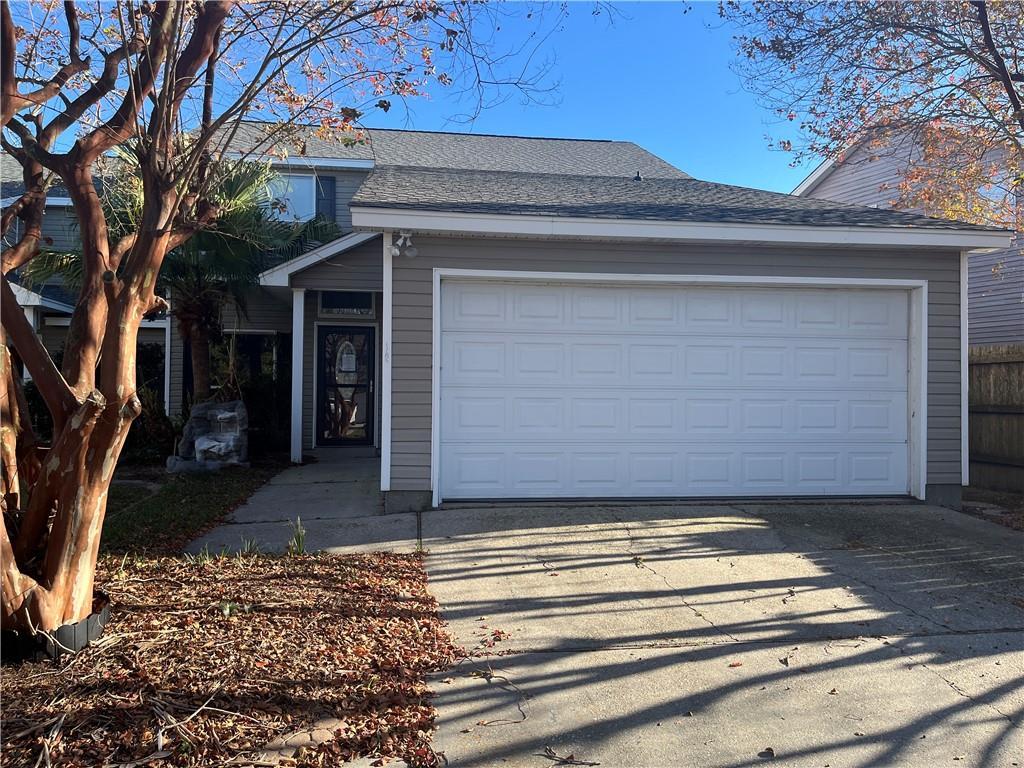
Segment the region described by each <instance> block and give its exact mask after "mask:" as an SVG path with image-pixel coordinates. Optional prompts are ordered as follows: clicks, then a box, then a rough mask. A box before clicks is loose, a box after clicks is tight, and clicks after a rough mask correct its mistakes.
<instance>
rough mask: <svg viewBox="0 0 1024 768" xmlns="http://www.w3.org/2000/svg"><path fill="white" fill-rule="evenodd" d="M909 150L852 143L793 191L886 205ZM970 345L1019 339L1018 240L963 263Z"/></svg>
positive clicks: (1023, 306) (1022, 314)
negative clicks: (871, 147)
mask: <svg viewBox="0 0 1024 768" xmlns="http://www.w3.org/2000/svg"><path fill="white" fill-rule="evenodd" d="M911 152H912V148H911V147H909V146H900V145H896V146H893V147H891V148H888V149H885V150H882V151H879V150H869V149H868V148H866V147H865V146H864V145H858V146H854V147H853V148H852V149H851V150H850V152H849V153H848V154H847V156H846V157H845V158H843V160H842V161H840V162H834V161H831V160H827V161H825V162H823V163H822V164H821V165H819V166H818V167H817V168H816V169H815V170H814V171H813V172H812V173H811V174H810V175H809V176H808V177H807V178H806V179H804V180H803V182H801V183H800V185H799V186H797V188H796V189H795V190H793V194H795V195H799V196H801V197H813V198H817V199H820V200H837V201H839V202H843V203H857V204H858V205H869V206H872V207H875V208H892V207H894V205H893V198H894V197H895V196H896V194H897V193H896V188H897V186H898V185H899V183H900V180H901V179H902V177H903V174H904V172H905V171H906V169H907V166H908V164H909V162H910V160H911ZM968 275H969V277H968V281H967V283H968V289H967V290H968V299H967V307H968V329H969V330H968V336H969V340H970V344H971V346H982V345H989V344H1022V343H1024V238H1021V237H1018V239H1017V241H1016V243H1015V244H1014V245H1012V246H1011V247H1009V248H1003V249H993V250H988V251H985V252H981V253H976V254H972V255H971V258H970V260H969V261H968Z"/></svg>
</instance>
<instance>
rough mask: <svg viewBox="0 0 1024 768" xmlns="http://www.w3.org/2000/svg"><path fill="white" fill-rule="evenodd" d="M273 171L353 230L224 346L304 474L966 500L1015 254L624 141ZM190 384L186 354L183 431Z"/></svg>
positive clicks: (451, 494) (538, 490) (300, 196)
mask: <svg viewBox="0 0 1024 768" xmlns="http://www.w3.org/2000/svg"><path fill="white" fill-rule="evenodd" d="M266 130H267V126H266V125H263V124H259V123H252V124H247V126H245V130H244V131H242V132H241V137H242V141H245V142H249V143H250V144H252V145H256V144H259V143H260V142H261V139H262V138H263V137H264V134H265V131H266ZM278 166H279V169H280V170H281V171H282V172H284V173H286V174H287V175H288V177H289V178H288V180H287V182H288V185H289V186H290V191H289V193H288V197H289V200H290V201H291V204H292V208H293V212H294V213H295V214H296V215H297V216H299V217H305V216H312V215H314V213H316V211H318V210H320V211H321V212H325V211H329V210H330V208H331V206H333V215H334V216H335V218H336V220H337V221H338V222H339V223H341V225H342V226H343V228H345V229H348V230H350V231H349V232H347V233H346V234H345V235H343V236H342V237H341V238H339V239H337V240H335V241H333V242H331V243H328V244H326V245H323V246H321V247H319V248H317V249H315V250H313V251H310V252H308V253H306V254H303V255H302V256H299V257H298V258H295V259H293V260H291V261H289V262H286V263H284V264H281V265H279V266H276V267H275V268H273V269H271V270H268V271H267V272H265V273H264V274H263V275H262V278H261V287H260V289H259V290H258V291H254V292H253V296H251V297H250V300H249V301H248V302H247V306H248V314H247V316H246V317H241V318H236V317H228V318H226V326H227V329H228V332H229V333H234V334H235V335H236V339H241V338H242V337H243V336H244V337H246V340H247V344H248V345H249V346H250V347H251V348H252V350H253V351H254V353H258V357H259V359H260V361H262V364H265V365H269V366H272V368H273V371H274V372H275V373H276V374H277V375H278V376H281V377H287V380H288V381H290V392H291V396H290V404H291V436H290V441H291V456H292V459H293V460H294V461H301V460H302V457H303V454H304V453H306V452H308V451H310V450H313V449H321V448H324V447H326V446H346V445H355V446H359V445H361V446H364V448H363V449H362V450H366V449H367V448H366V447H368V446H373V447H375V448H376V449H377V451H379V455H380V475H381V489H382V490H383V491H384V492H385V494H386V496H385V499H386V507H387V509H388V510H389V511H400V510H407V509H422V508H427V507H430V506H437V505H438V504H440V503H442V502H444V501H455V500H465V499H510V498H511V499H517V498H533V499H537V498H566V497H568V498H572V497H589V498H594V497H597V498H622V497H625V498H637V497H648V498H649V497H687V496H704V497H708V496H712V497H740V496H794V495H815V496H817V495H841V496H846V495H885V496H893V495H895V496H904V495H910V496H914V497H918V498H928V499H929V500H932V501H936V502H940V503H949V504H955V503H957V502H958V500H959V495H960V487H961V483H962V482H963V480H964V478H965V476H966V474H965V469H966V462H965V461H964V458H963V451H962V446H963V443H962V435H961V430H960V426H961V414H962V412H963V409H964V407H965V404H966V401H965V399H964V397H965V388H964V387H963V385H962V377H961V370H962V355H963V354H964V352H965V349H966V343H965V340H963V339H962V338H961V313H960V286H961V261H962V259H963V258H964V256H963V254H966V253H967V252H968V251H970V250H973V249H978V248H991V247H1000V248H1001V247H1006V246H1007V245H1008V244H1009V241H1010V234H1009V233H1006V232H1003V231H1001V230H994V229H990V228H985V227H977V226H971V225H966V224H958V223H954V222H948V221H939V220H934V219H929V218H926V217H923V216H918V215H914V214H907V213H900V212H895V211H887V210H876V209H873V208H867V207H860V206H854V205H845V204H838V203H826V202H821V201H817V200H812V199H803V198H800V197H794V196H790V195H783V194H776V193H770V192H763V191H759V190H753V189H744V188H740V187H731V186H725V185H721V184H714V183H710V182H705V181H698V180H696V179H692V178H690V177H689V176H687V175H686V174H685V173H683V172H682V171H680V170H678V169H677V168H675V167H673V166H672V165H670V164H668V163H666V162H665V161H663V160H661V159H659V158H658V157H655V156H654V155H652V154H650V153H649V152H647V151H645V150H643V149H642V148H640V147H638V146H637V145H635V144H632V143H629V142H617V141H586V140H568V139H537V138H519V137H511V136H484V135H467V134H456V133H429V132H420V131H391V130H371V131H370V132H369V141H368V143H367V144H360V145H357V146H354V147H344V146H340V145H337V144H328V143H324V142H322V141H319V140H317V139H316V137H315V136H313V135H312V132H310V135H309V136H308V137H304V138H303V139H302V140H301V141H300V142H299V146H297V147H292V148H289V149H288V152H287V160H280V161H278ZM332 190H333V194H330V193H331V192H332ZM172 330H173V329H172ZM186 361H187V355H186V354H185V350H184V345H183V344H182V343H181V341H180V340H179V339H177V337H176V335H175V334H174V333H173V332H172V339H171V355H170V362H171V378H172V391H171V402H172V411H173V409H174V408H175V407H180V403H181V402H182V401H183V399H184V398H185V395H186V385H185V384H184V382H185V380H186V378H187V377H186V376H184V368H185V367H186V365H187V362H186Z"/></svg>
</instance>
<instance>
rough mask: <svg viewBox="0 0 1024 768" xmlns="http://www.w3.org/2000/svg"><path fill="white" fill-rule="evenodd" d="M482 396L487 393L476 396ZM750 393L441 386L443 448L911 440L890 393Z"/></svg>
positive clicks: (898, 399) (898, 400)
mask: <svg viewBox="0 0 1024 768" xmlns="http://www.w3.org/2000/svg"><path fill="white" fill-rule="evenodd" d="M482 392H485V393H486V394H481V393H482ZM767 394H768V393H756V392H750V391H746V390H742V391H725V390H721V389H689V390H687V389H684V388H680V387H675V388H666V387H659V388H648V389H643V390H639V389H635V388H631V389H629V390H627V391H625V392H623V391H621V390H614V389H610V388H570V387H562V388H559V389H554V388H551V387H532V388H510V387H501V388H489V389H482V388H481V387H477V386H472V387H454V386H451V387H447V388H445V390H444V392H443V394H442V398H441V419H442V425H443V429H442V434H443V435H444V440H445V442H448V443H466V442H472V441H474V440H476V439H477V438H479V437H489V438H492V439H498V438H502V439H507V440H509V441H516V440H533V439H539V438H542V437H547V436H550V435H553V434H554V435H562V436H564V437H566V438H569V439H580V440H585V439H587V438H588V437H590V436H593V435H595V434H599V435H604V436H606V437H611V438H614V439H615V440H622V441H627V442H628V441H631V440H637V441H640V442H645V441H652V440H659V439H666V440H669V441H672V442H675V441H678V440H679V439H680V438H681V437H685V436H686V435H702V436H713V437H734V438H743V437H745V436H747V437H749V438H751V439H760V438H762V437H771V438H772V439H774V440H781V441H784V442H794V443H805V444H814V443H816V442H818V441H820V440H833V439H835V438H836V437H839V436H841V437H843V438H844V439H846V440H848V441H851V442H864V441H868V442H879V441H886V442H892V443H896V444H905V443H906V441H907V401H906V398H905V396H903V395H901V394H900V393H894V392H877V393H871V392H864V391H861V390H836V391H831V392H823V393H808V392H806V391H805V390H792V391H787V392H781V391H779V392H775V393H772V396H771V397H766V396H765V395H767Z"/></svg>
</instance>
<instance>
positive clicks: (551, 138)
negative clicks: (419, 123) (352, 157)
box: [240, 120, 643, 149]
mask: <svg viewBox="0 0 1024 768" xmlns="http://www.w3.org/2000/svg"><path fill="white" fill-rule="evenodd" d="M240 122H241V123H248V124H249V125H280V123H276V122H274V121H273V120H241V121H240ZM293 125H294V126H295V127H298V128H316V125H315V124H313V123H293ZM359 128H360V129H361V130H364V131H370V132H373V131H386V132H388V133H426V134H431V135H445V136H466V137H480V138H491V139H526V140H529V141H577V142H592V143H595V144H632V145H633V146H635V147H639V146H640V145H639V144H637V143H636V142H635V141H628V140H626V139H583V138H578V137H566V136H523V135H521V134H514V133H469V132H467V131H442V130H429V129H424V128H374V127H371V126H365V125H361V126H359ZM641 149H643V147H641Z"/></svg>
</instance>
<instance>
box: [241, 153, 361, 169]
mask: <svg viewBox="0 0 1024 768" xmlns="http://www.w3.org/2000/svg"><path fill="white" fill-rule="evenodd" d="M224 157H226V158H227V159H229V160H253V161H257V160H266V161H267V162H269V163H270V164H271V165H272V166H275V167H277V166H281V167H284V168H291V167H296V166H298V167H301V168H337V169H338V170H345V171H372V170H373V164H374V163H373V160H368V159H362V158H355V157H353V158H345V157H310V156H308V155H292V156H289V157H274V156H273V155H266V154H263V155H254V154H245V153H242V152H225V153H224Z"/></svg>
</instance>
